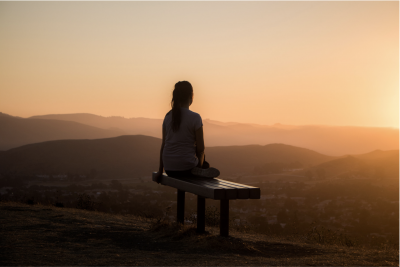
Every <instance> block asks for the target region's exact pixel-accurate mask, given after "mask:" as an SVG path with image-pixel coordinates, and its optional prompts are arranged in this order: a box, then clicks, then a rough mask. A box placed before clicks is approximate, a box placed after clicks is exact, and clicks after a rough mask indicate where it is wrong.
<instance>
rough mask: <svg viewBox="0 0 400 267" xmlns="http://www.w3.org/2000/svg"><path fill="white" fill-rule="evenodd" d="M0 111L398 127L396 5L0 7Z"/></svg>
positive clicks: (24, 114)
mask: <svg viewBox="0 0 400 267" xmlns="http://www.w3.org/2000/svg"><path fill="white" fill-rule="evenodd" d="M0 40H1V41H0V59H1V60H0V112H3V113H7V114H10V115H14V116H21V117H29V116H33V115H44V114H65V113H92V114H97V115H102V116H123V117H126V118H131V117H146V118H163V117H164V115H165V114H166V113H167V112H168V111H169V109H170V102H171V97H172V91H173V88H174V84H175V83H176V82H178V81H182V80H187V81H189V82H190V83H191V84H192V85H193V88H194V102H193V104H192V106H191V107H190V109H191V110H193V111H195V112H197V113H199V114H200V115H201V116H202V118H203V119H213V120H218V121H224V122H229V121H234V122H247V123H258V124H275V123H281V124H291V125H311V124H312V125H316V124H319V125H343V126H345V125H346V126H348V125H354V126H377V127H395V128H398V127H399V2H398V1H394V2H349V1H348V2H0Z"/></svg>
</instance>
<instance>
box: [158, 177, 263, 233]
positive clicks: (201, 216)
mask: <svg viewBox="0 0 400 267" xmlns="http://www.w3.org/2000/svg"><path fill="white" fill-rule="evenodd" d="M155 175H156V172H153V181H155V182H156V180H155ZM160 183H161V184H162V185H167V186H171V187H174V188H176V189H177V190H178V192H177V222H178V223H182V224H183V222H184V215H185V192H189V193H192V194H195V195H197V232H198V233H204V232H205V207H206V198H210V199H216V200H220V235H221V236H229V200H231V199H260V188H258V187H254V186H249V185H244V184H238V183H234V182H230V181H226V180H222V179H218V178H214V179H209V178H200V177H198V178H192V177H191V178H179V179H178V178H172V177H169V176H167V175H166V174H165V173H164V174H163V176H162V177H161V181H160Z"/></svg>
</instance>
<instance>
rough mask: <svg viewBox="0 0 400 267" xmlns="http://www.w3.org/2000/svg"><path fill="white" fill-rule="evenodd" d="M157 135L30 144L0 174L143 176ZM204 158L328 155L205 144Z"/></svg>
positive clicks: (306, 159)
mask: <svg viewBox="0 0 400 267" xmlns="http://www.w3.org/2000/svg"><path fill="white" fill-rule="evenodd" d="M160 147H161V139H158V138H155V137H150V136H144V135H126V136H120V137H114V138H105V139H94V140H58V141H48V142H42V143H35V144H30V145H25V146H21V147H18V148H14V149H10V150H8V151H4V152H3V153H0V172H3V173H5V172H16V173H20V174H25V175H26V174H32V173H33V174H40V173H54V174H58V173H67V172H71V173H80V174H83V173H88V172H90V171H91V170H92V169H95V170H96V172H97V173H98V175H99V176H116V177H137V176H144V175H146V176H148V175H150V174H151V173H152V172H153V171H156V170H157V168H158V164H159V153H160ZM206 159H207V161H209V162H210V163H211V165H212V166H215V167H217V168H219V169H220V170H221V173H224V174H233V173H243V172H247V173H249V172H251V171H252V170H253V169H254V166H256V165H257V164H263V163H265V162H269V161H280V162H292V161H299V162H300V163H302V164H304V165H315V164H319V163H322V162H326V161H329V160H331V159H334V157H330V156H326V155H323V154H320V153H317V152H315V151H312V150H309V149H305V148H300V147H294V146H289V145H284V144H270V145H265V146H260V145H249V146H231V147H210V148H206Z"/></svg>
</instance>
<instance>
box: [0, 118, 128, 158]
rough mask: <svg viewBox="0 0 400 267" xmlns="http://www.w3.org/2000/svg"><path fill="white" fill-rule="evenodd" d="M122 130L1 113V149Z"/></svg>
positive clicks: (93, 136) (90, 137) (102, 136)
mask: <svg viewBox="0 0 400 267" xmlns="http://www.w3.org/2000/svg"><path fill="white" fill-rule="evenodd" d="M122 134H124V132H123V131H121V130H115V129H114V130H105V129H100V128H96V127H93V126H89V125H85V124H81V123H77V122H74V121H61V120H39V119H24V118H19V117H13V116H10V115H7V114H4V113H1V114H0V150H7V149H10V148H15V147H19V146H22V145H26V144H31V143H38V142H43V141H50V140H61V139H97V138H106V137H113V136H119V135H122Z"/></svg>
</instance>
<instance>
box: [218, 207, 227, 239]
mask: <svg viewBox="0 0 400 267" xmlns="http://www.w3.org/2000/svg"><path fill="white" fill-rule="evenodd" d="M219 212H220V214H221V218H220V222H219V223H220V225H219V231H220V235H221V236H229V199H221V204H220V211H219Z"/></svg>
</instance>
